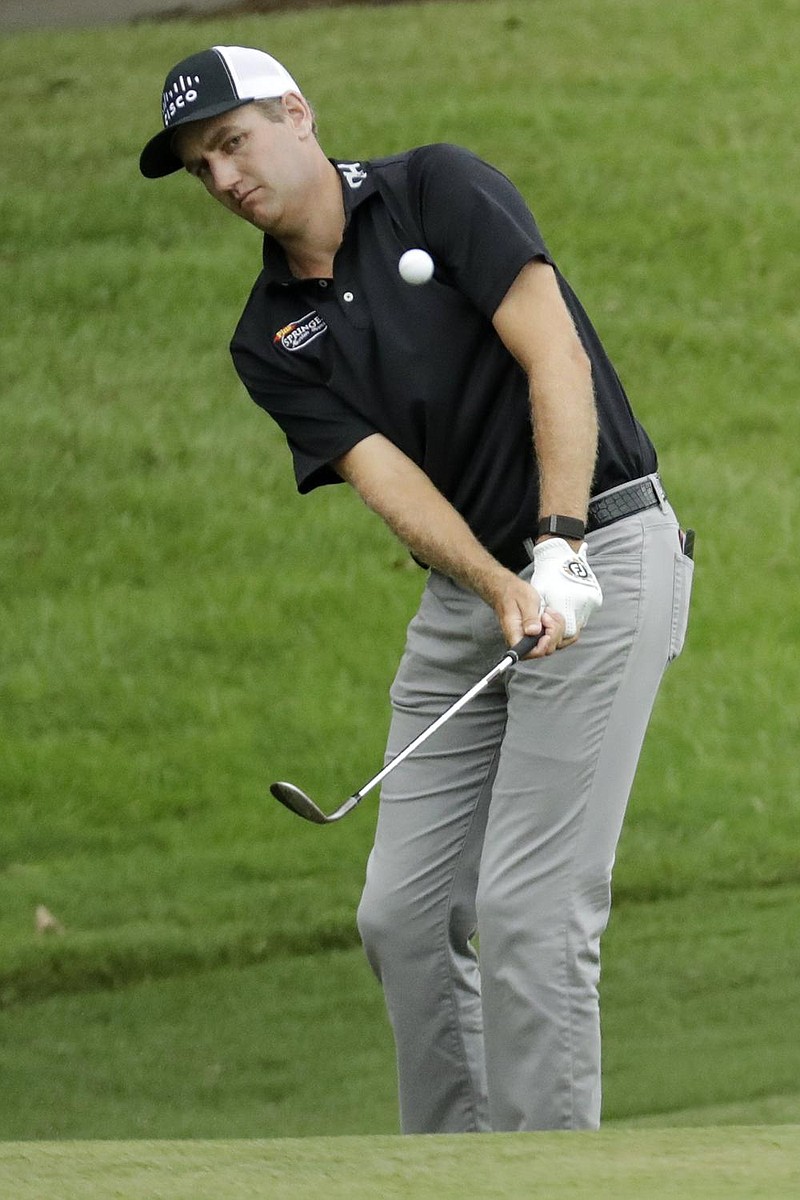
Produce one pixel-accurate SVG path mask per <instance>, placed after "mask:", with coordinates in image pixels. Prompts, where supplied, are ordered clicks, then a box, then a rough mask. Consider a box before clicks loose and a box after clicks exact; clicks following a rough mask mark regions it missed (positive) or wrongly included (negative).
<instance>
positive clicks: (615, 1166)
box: [0, 1127, 800, 1200]
mask: <svg viewBox="0 0 800 1200" xmlns="http://www.w3.org/2000/svg"><path fill="white" fill-rule="evenodd" d="M4 1182H5V1183H7V1185H8V1186H9V1187H10V1188H11V1189H13V1191H9V1195H12V1194H13V1195H14V1197H15V1200H106V1198H107V1197H111V1196H115V1197H120V1198H124V1200H219V1198H220V1197H223V1196H224V1197H232V1198H235V1200H247V1198H248V1197H268V1198H269V1200H305V1198H309V1200H310V1198H312V1197H319V1196H325V1198H326V1200H362V1198H363V1200H374V1198H375V1197H381V1200H394V1198H395V1197H396V1198H397V1200H401V1198H402V1200H407V1198H409V1197H413V1198H414V1200H464V1198H465V1197H470V1198H474V1200H509V1198H516V1197H526V1196H540V1197H552V1196H558V1197H565V1198H566V1197H570V1198H572V1200H596V1198H597V1197H607V1198H608V1200H651V1198H652V1200H667V1198H668V1197H673V1196H674V1197H676V1198H677V1197H680V1198H681V1200H745V1198H747V1200H756V1198H762V1200H780V1198H781V1197H786V1198H787V1200H788V1198H789V1197H795V1196H797V1194H798V1188H800V1130H798V1129H797V1128H794V1129H791V1128H786V1127H775V1128H771V1129H769V1130H763V1129H752V1128H735V1129H730V1130H726V1131H723V1130H719V1129H716V1130H714V1129H696V1130H661V1131H658V1132H647V1133H645V1132H641V1131H638V1132H631V1131H625V1132H623V1131H613V1132H604V1133H600V1134H575V1135H569V1134H566V1135H565V1134H535V1135H525V1134H497V1135H488V1136H487V1135H483V1136H478V1137H475V1138H469V1139H464V1138H463V1137H459V1136H455V1137H452V1136H451V1137H437V1138H420V1137H415V1138H397V1137H395V1138H387V1137H371V1138H349V1137H341V1138H306V1139H298V1140H294V1141H288V1140H284V1139H276V1140H274V1141H266V1142H265V1141H252V1142H236V1141H234V1142H109V1143H102V1142H88V1143H87V1142H84V1143H80V1144H78V1145H75V1144H70V1143H66V1144H59V1143H53V1142H50V1143H45V1144H43V1145H38V1146H30V1145H24V1144H20V1143H16V1144H10V1145H6V1146H0V1184H3V1183H4Z"/></svg>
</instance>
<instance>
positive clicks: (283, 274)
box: [262, 158, 377, 285]
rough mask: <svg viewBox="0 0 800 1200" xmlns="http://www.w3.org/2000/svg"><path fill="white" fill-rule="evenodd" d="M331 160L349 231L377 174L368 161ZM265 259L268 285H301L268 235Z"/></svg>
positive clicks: (264, 247)
mask: <svg viewBox="0 0 800 1200" xmlns="http://www.w3.org/2000/svg"><path fill="white" fill-rule="evenodd" d="M329 161H330V162H332V163H333V165H334V166H335V167H336V170H337V171H338V172H339V179H340V182H341V185H342V199H343V200H344V216H345V228H347V226H348V225H349V224H350V218H351V215H352V214H353V212H355V210H356V209H357V208H358V206H359V205H360V204H363V202H364V201H365V200H366V199H367V198H368V197H369V196H372V195H374V193H375V191H376V190H377V189H376V184H375V173H374V171H373V170H372V168H371V167H370V164H369V163H368V162H352V161H344V160H339V159H335V158H332V159H330V160H329ZM262 258H263V262H264V274H265V276H266V280H267V282H268V283H279V284H284V285H287V284H290V283H297V282H298V281H297V280H296V279H295V277H294V276H293V275H292V273H291V271H290V270H289V265H288V263H287V262H286V255H285V254H284V252H283V247H282V246H281V245H280V244H279V243H278V242H276V241H275V238H273V237H270V235H269V234H268V233H265V234H264V246H263V251H262Z"/></svg>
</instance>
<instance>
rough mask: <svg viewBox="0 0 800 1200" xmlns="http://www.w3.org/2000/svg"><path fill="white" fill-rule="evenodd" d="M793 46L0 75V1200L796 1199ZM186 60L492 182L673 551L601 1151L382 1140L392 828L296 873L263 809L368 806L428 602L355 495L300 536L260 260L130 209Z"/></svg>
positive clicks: (142, 32) (171, 187)
mask: <svg viewBox="0 0 800 1200" xmlns="http://www.w3.org/2000/svg"><path fill="white" fill-rule="evenodd" d="M799 17H800V6H798V3H797V0H770V3H769V5H767V6H759V5H755V4H753V3H752V0H724V2H722V3H720V2H719V0H693V2H689V0H686V2H678V3H674V4H654V3H652V0H537V2H536V3H532V2H531V0H487V2H485V3H442V4H438V3H433V4H420V5H380V6H375V7H374V8H370V7H368V6H363V5H359V6H354V7H352V8H346V7H345V8H336V9H324V10H307V11H303V12H298V13H294V14H291V13H287V14H280V15H278V14H271V15H261V16H251V17H228V18H225V17H217V18H215V19H213V20H207V21H202V22H198V21H179V20H176V21H169V22H164V23H163V24H155V23H139V24H136V25H134V26H130V27H118V28H115V29H113V30H102V31H101V30H98V31H89V32H58V33H48V32H41V33H39V32H37V33H29V34H28V33H26V34H15V35H13V36H6V37H4V38H3V39H2V40H1V41H0V102H1V103H2V107H3V113H4V116H5V122H4V155H3V186H2V188H1V189H0V272H2V279H3V287H4V296H5V297H6V298H7V300H6V304H5V306H4V313H3V321H2V323H0V361H2V368H3V386H2V390H0V430H1V432H0V512H2V514H3V518H2V525H1V526H0V635H1V636H0V815H1V817H2V832H1V833H0V1139H6V1144H5V1145H4V1146H3V1145H0V1164H2V1165H0V1196H3V1197H5V1195H8V1196H9V1197H10V1198H13V1200H25V1198H26V1197H28V1196H36V1197H37V1200H45V1198H47V1200H49V1198H50V1197H52V1198H53V1200H69V1198H70V1197H72V1196H81V1197H86V1198H87V1200H92V1198H93V1197H94V1196H96V1197H106V1196H109V1197H117V1196H118V1197H122V1198H123V1200H135V1198H136V1197H139V1196H147V1197H153V1198H156V1197H159V1196H163V1197H168V1198H170V1200H171V1198H172V1197H181V1196H192V1197H193V1198H199V1197H203V1196H209V1197H211V1196H214V1197H218V1196H228V1195H230V1196H233V1197H238V1196H248V1195H259V1196H260V1195H266V1196H269V1197H283V1196H286V1197H289V1196H292V1197H294V1196H305V1195H308V1196H314V1197H316V1196H317V1195H320V1194H323V1193H324V1194H325V1195H326V1196H337V1195H341V1196H345V1195H346V1196H358V1195H359V1191H358V1189H359V1188H361V1189H362V1191H361V1194H363V1195H365V1196H367V1195H369V1196H392V1195H398V1196H399V1195H410V1196H424V1195H428V1194H430V1195H431V1196H437V1197H447V1196H449V1195H454V1194H456V1192H457V1194H458V1195H459V1196H462V1195H485V1196H493V1195H498V1196H499V1195H503V1196H515V1195H518V1194H521V1195H528V1194H537V1191H536V1189H538V1190H539V1192H541V1194H542V1195H553V1194H557V1195H561V1194H563V1195H574V1196H578V1197H582V1196H584V1195H585V1196H590V1195H591V1196H596V1195H598V1194H604V1193H603V1190H602V1189H603V1188H605V1194H607V1195H609V1196H623V1197H625V1196H628V1195H630V1196H643V1195H652V1196H668V1195H670V1194H671V1191H670V1189H673V1191H674V1194H676V1195H681V1196H694V1195H697V1196H703V1197H710V1196H715V1195H719V1196H726V1197H728V1196H739V1195H742V1196H745V1195H747V1196H762V1195H763V1196H779V1195H784V1194H785V1195H797V1194H800V1182H798V1180H797V1177H796V1170H797V1168H796V1165H795V1164H796V1163H797V1162H798V1159H800V1147H798V1144H797V1131H796V1126H797V1123H798V1120H799V1119H800V1085H798V1080H800V1039H799V1038H798V1037H797V1035H796V1025H797V1014H798V1012H800V939H798V937H797V934H796V929H797V912H798V904H799V902H800V695H799V692H798V685H797V663H798V661H799V660H800V656H799V655H798V651H799V650H800V604H799V603H798V590H797V533H796V531H797V527H798V518H799V516H800V514H799V513H798V507H799V505H798V486H797V481H798V478H800V438H798V437H797V434H796V430H797V375H798V362H800V309H798V295H799V294H800V255H798V254H797V252H796V247H795V242H796V236H795V231H796V230H797V229H798V228H799V227H800V189H798V180H799V179H800V142H798V139H797V136H796V129H795V126H796V121H795V111H796V91H797V79H798V78H799V77H800V39H798V37H797V22H798V18H799ZM214 43H244V44H250V45H259V46H262V47H264V48H266V49H269V50H271V51H272V52H273V53H275V54H276V55H277V56H278V57H280V58H283V59H284V60H285V61H286V62H287V64H288V65H289V67H290V68H291V69H292V71H293V73H294V74H295V75H296V77H297V78H298V79H299V80H301V81H302V82H303V85H304V86H305V89H306V91H307V92H308V94H309V96H310V98H311V100H312V101H313V103H314V104H315V106H316V108H317V110H318V115H319V122H320V134H321V138H322V140H323V143H324V145H325V146H326V149H328V151H329V152H330V153H331V154H332V155H336V156H337V157H340V158H347V159H349V158H353V159H358V158H362V159H367V158H369V157H371V156H378V155H382V154H388V153H391V152H393V151H395V150H399V149H402V148H405V147H408V146H411V145H414V144H419V143H421V142H426V141H439V140H446V141H453V142H458V143H461V144H464V145H467V146H469V147H470V148H472V149H473V150H475V151H477V152H478V153H479V154H482V155H483V156H485V157H486V158H488V159H490V160H491V161H492V162H494V163H495V164H496V165H497V166H499V167H500V168H501V169H502V170H504V171H505V172H506V173H507V174H509V175H510V176H511V177H512V178H513V179H514V180H515V182H516V183H517V184H518V185H519V187H520V188H521V190H522V191H523V192H524V194H525V196H526V197H527V199H528V200H529V201H530V203H531V206H532V208H533V210H534V212H535V213H536V216H537V218H538V221H539V224H540V225H541V227H542V230H543V233H544V235H545V238H546V240H547V241H548V243H549V245H550V248H551V250H552V252H553V254H554V255H555V257H556V259H557V261H558V262H559V265H560V266H561V268H562V269H563V271H564V273H565V274H566V275H567V277H568V278H569V279H570V280H571V282H573V284H574V285H575V286H576V288H577V290H578V292H579V294H580V296H581V298H582V300H583V302H584V303H585V305H586V307H587V308H588V310H589V312H590V313H591V315H592V316H593V318H594V320H595V323H596V324H597V326H598V328H599V330H600V332H601V334H602V336H603V338H604V340H605V341H606V343H607V345H608V347H609V350H610V352H611V354H612V357H613V358H614V360H615V362H616V364H617V366H618V368H619V370H620V373H621V375H622V377H623V380H624V381H625V383H626V386H627V388H628V390H629V392H630V394H631V397H632V399H633V402H634V405H635V407H636V409H637V412H638V413H639V415H640V416H641V418H642V420H643V422H644V424H645V425H646V426H647V428H648V429H649V431H650V432H651V433H652V436H653V438H654V440H655V442H656V444H657V445H658V447H659V452H660V460H661V467H662V473H663V477H664V479H665V482H666V486H667V488H668V491H669V493H670V496H671V498H672V499H673V501H674V503H675V505H676V507H677V509H678V511H679V513H680V514H681V516H682V519H683V521H684V523H686V524H689V525H692V526H694V527H695V528H696V529H697V531H698V541H697V571H696V584H695V597H694V609H693V615H692V622H691V627H690V632H689V638H688V644H687V648H686V651H685V654H684V655H683V657H682V658H681V659H680V660H679V661H678V662H677V663H676V664H675V665H674V666H673V667H671V668H670V670H669V672H668V674H667V677H666V679H665V683H664V687H663V689H662V692H661V695H660V697H659V701H658V704H657V706H656V711H655V713H654V717H653V721H652V726H651V731H650V734H649V737H648V741H647V743H646V746H645V751H644V754H643V757H642V762H641V768H640V771H639V775H638V777H637V780H636V785H635V788H634V793H633V796H632V799H631V806H630V812H629V816H628V820H627V824H626V827H625V831H624V834H623V838H622V842H621V845H620V848H619V855H618V862H617V867H616V875H615V909H614V912H613V914H612V920H611V925H610V928H609V931H608V934H607V937H606V941H605V952H604V969H603V977H602V983H601V988H602V1004H603V1023H604V1095H605V1119H606V1121H607V1127H606V1128H605V1129H604V1130H603V1131H602V1132H601V1134H600V1135H599V1136H596V1137H595V1136H583V1135H580V1136H578V1137H575V1138H565V1137H563V1136H551V1135H543V1136H541V1137H540V1136H538V1135H537V1136H536V1137H535V1138H525V1137H523V1138H507V1137H504V1136H502V1137H500V1136H499V1137H497V1138H480V1139H476V1140H473V1141H470V1142H469V1143H468V1144H467V1143H465V1142H462V1141H460V1140H456V1141H452V1140H451V1139H442V1140H439V1139H436V1140H435V1141H431V1140H425V1139H422V1140H416V1139H415V1140H412V1141H402V1142H401V1141H398V1140H392V1139H391V1138H389V1137H388V1136H387V1135H390V1134H393V1133H395V1132H396V1128H397V1118H396V1105H395V1094H394V1093H395V1087H394V1063H393V1054H392V1047H391V1040H390V1037H389V1033H388V1029H387V1024H386V1019H385V1014H384V1011H383V1004H382V999H381V996H380V991H379V988H378V986H377V984H376V982H375V980H374V979H373V978H372V977H371V975H370V973H369V971H368V969H367V966H366V963H365V961H364V959H363V955H362V953H361V951H360V949H359V947H358V938H357V932H356V928H355V919H354V914H355V909H356V905H357V902H358V896H359V893H360V888H361V883H362V879H363V874H364V865H365V861H366V857H367V854H368V851H369V846H370V842H371V834H372V828H373V824H374V819H375V809H376V803H377V801H376V798H375V797H369V799H368V800H367V801H365V803H364V805H363V806H362V807H361V808H360V809H359V810H358V812H356V813H354V814H353V815H352V816H351V817H349V818H348V819H347V821H346V822H343V823H342V824H341V825H340V826H334V827H332V828H330V829H317V828H313V827H311V826H309V825H306V824H304V823H303V822H301V821H299V820H297V819H296V818H294V817H292V816H291V814H289V813H288V812H286V811H285V810H283V809H281V808H279V806H278V805H277V804H276V803H275V802H274V801H273V800H272V799H271V798H270V797H269V795H268V785H269V783H270V781H271V780H273V779H276V778H289V779H292V780H294V781H296V783H297V784H298V785H299V786H301V787H303V788H305V789H307V790H308V792H309V793H310V794H311V795H312V796H314V797H315V798H318V799H319V801H320V803H321V804H323V805H324V806H325V807H331V808H332V807H335V805H336V804H337V803H339V802H340V801H341V800H342V799H344V797H345V796H347V795H348V794H350V792H351V791H352V790H353V789H354V788H355V787H357V786H358V785H359V784H361V783H363V782H364V780H366V779H368V778H369V777H370V776H371V775H372V774H373V773H374V772H375V771H376V770H377V769H378V767H379V765H380V763H381V757H382V753H383V742H384V737H385V731H386V723H387V715H388V705H387V688H388V684H389V682H390V680H391V677H392V672H393V669H394V665H395V663H396V660H397V658H398V656H399V653H400V651H401V648H402V643H403V636H404V627H405V624H406V622H407V620H408V619H409V618H410V617H411V615H412V613H413V611H414V607H415V604H416V600H417V597H418V595H419V591H420V589H421V586H422V582H423V576H422V573H421V572H420V571H419V570H418V569H417V568H416V567H414V566H413V564H411V563H410V561H409V559H408V556H407V555H406V554H405V552H404V551H403V549H402V548H401V547H400V546H399V545H398V544H397V543H396V542H395V541H394V540H393V539H392V538H391V537H390V535H389V534H388V533H387V532H386V531H385V530H384V529H383V527H382V526H381V525H380V523H379V522H378V521H377V519H376V518H374V517H373V516H372V515H371V514H369V513H367V512H366V511H365V510H364V509H363V508H362V506H360V505H359V503H358V502H357V501H356V500H355V498H354V497H353V496H352V495H350V494H349V493H348V492H347V491H346V489H345V488H328V489H324V490H323V491H322V492H321V493H317V494H315V495H313V496H311V497H308V498H302V499H301V498H299V497H298V496H297V495H296V494H295V491H294V486H293V480H292V477H291V467H290V462H289V456H288V453H287V450H286V447H285V445H284V444H283V440H282V438H281V436H280V435H279V433H278V432H277V431H276V430H275V429H274V428H273V427H272V426H271V424H270V422H269V421H268V419H267V418H266V417H265V416H264V415H263V414H262V413H260V412H259V411H258V410H257V409H256V408H255V406H254V405H252V404H251V403H250V401H249V400H248V398H247V397H246V395H245V394H244V393H243V390H242V388H241V387H240V385H239V384H238V381H237V380H236V378H235V377H234V374H233V371H232V368H231V365H230V362H229V359H228V354H227V342H228V339H229V337H230V334H231V331H232V329H233V326H234V325H235V322H236V320H237V317H238V314H239V311H240V309H241V306H242V304H243V303H244V300H245V298H246V296H247V293H248V291H249V288H250V286H251V283H252V280H253V278H254V276H255V274H256V272H257V270H258V265H259V254H260V246H259V239H258V237H257V235H256V234H255V232H254V231H253V230H252V229H250V228H248V227H247V226H245V225H244V224H243V223H241V222H237V221H235V220H234V219H233V218H231V217H230V215H229V214H226V213H224V212H223V211H222V209H221V208H215V207H214V205H213V204H212V203H211V201H210V200H209V198H208V197H207V196H205V195H204V194H203V193H202V190H201V189H200V188H199V187H198V186H197V185H196V183H195V182H194V181H192V180H190V179H188V178H186V177H184V176H182V175H181V176H177V177H175V178H172V179H167V180H163V181H159V182H157V183H152V182H146V181H144V180H142V179H141V178H140V177H139V175H138V170H137V158H138V152H139V149H140V147H141V145H142V143H143V142H144V140H145V139H146V138H147V137H148V136H150V134H152V133H153V132H154V131H155V128H156V127H157V125H158V120H159V92H160V87H161V83H162V80H163V77H164V74H165V73H166V71H167V69H168V68H169V66H171V65H172V63H173V62H175V61H177V60H178V59H180V58H181V57H183V56H184V55H186V54H188V53H191V52H192V51H194V50H197V49H198V48H200V47H203V46H207V45H211V44H214ZM443 352H444V350H443ZM489 665H490V664H487V667H488V666H489ZM39 906H45V907H46V909H47V911H48V912H49V913H52V915H53V918H54V921H55V924H54V925H53V927H52V928H51V929H50V931H49V932H48V931H42V932H37V926H36V912H37V908H38V907H39ZM623 1122H625V1123H627V1127H626V1128H623V1127H622V1123H623ZM667 1124H669V1125H676V1124H682V1125H684V1126H687V1127H689V1126H691V1128H686V1129H685V1130H679V1129H675V1130H674V1131H670V1130H666V1129H659V1128H653V1126H654V1125H657V1126H665V1125H667ZM790 1124H791V1125H792V1126H794V1128H790ZM703 1126H708V1128H706V1129H703V1128H702V1127H703ZM711 1126H719V1127H718V1128H711ZM745 1126H746V1127H747V1128H743V1127H745ZM726 1127H727V1128H726ZM355 1134H358V1135H373V1136H371V1137H369V1138H361V1139H360V1140H358V1141H355V1140H352V1139H351V1136H350V1135H355ZM318 1135H324V1137H323V1140H317V1137H318ZM328 1135H330V1136H328ZM333 1135H345V1136H342V1137H337V1138H336V1139H335V1140H332V1138H333ZM81 1139H85V1140H81ZM136 1139H139V1140H136ZM178 1139H187V1140H186V1142H185V1144H184V1143H181V1142H179V1141H178ZM232 1139H233V1140H232ZM242 1139H253V1140H252V1141H250V1142H246V1141H244V1140H242ZM263 1139H269V1140H263ZM37 1140H38V1141H37ZM465 1147H466V1148H465ZM793 1170H794V1171H795V1176H794V1182H792V1181H791V1180H792V1176H791V1172H792V1171H793ZM37 1188H38V1191H37V1190H36V1189H37ZM782 1188H783V1189H784V1191H781V1189H782ZM26 1189H27V1190H26ZM404 1189H405V1190H404ZM481 1189H482V1190H481ZM492 1189H494V1190H492ZM558 1189H560V1190H558ZM692 1189H694V1190H692ZM715 1189H716V1190H715ZM787 1189H788V1190H787ZM792 1189H793V1190H792Z"/></svg>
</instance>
